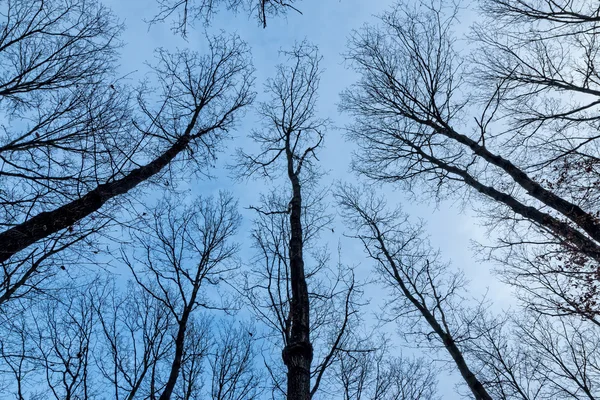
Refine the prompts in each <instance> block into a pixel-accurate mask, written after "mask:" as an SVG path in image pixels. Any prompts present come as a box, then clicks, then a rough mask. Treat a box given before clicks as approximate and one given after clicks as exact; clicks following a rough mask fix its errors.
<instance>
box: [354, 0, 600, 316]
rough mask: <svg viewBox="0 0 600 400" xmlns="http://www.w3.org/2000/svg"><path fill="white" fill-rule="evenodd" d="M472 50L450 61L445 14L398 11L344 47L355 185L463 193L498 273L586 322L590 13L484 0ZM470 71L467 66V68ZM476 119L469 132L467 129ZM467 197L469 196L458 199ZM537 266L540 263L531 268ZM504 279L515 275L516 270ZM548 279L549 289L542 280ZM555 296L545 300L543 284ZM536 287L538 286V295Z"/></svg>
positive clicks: (589, 306)
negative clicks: (489, 237) (491, 238)
mask: <svg viewBox="0 0 600 400" xmlns="http://www.w3.org/2000/svg"><path fill="white" fill-rule="evenodd" d="M481 4H482V6H483V11H482V14H481V17H482V18H481V19H482V20H483V21H482V22H481V23H480V24H479V25H477V26H476V27H475V29H474V31H473V38H474V39H475V42H474V47H476V50H475V51H474V52H473V53H472V55H471V56H470V58H465V57H463V56H462V55H461V53H459V52H458V50H457V49H455V45H454V41H455V39H454V37H453V35H452V29H453V26H454V25H455V22H456V21H457V14H456V9H450V10H448V9H444V8H443V7H442V6H441V2H435V3H434V4H433V6H427V5H425V4H421V6H420V8H419V10H417V9H416V7H415V8H410V7H408V6H407V7H403V6H402V5H398V6H397V7H396V8H394V9H393V10H392V11H390V12H388V13H385V14H384V15H383V16H382V17H381V19H380V21H381V24H380V25H379V26H368V27H366V28H364V29H363V30H361V31H358V32H356V33H355V34H354V36H353V37H352V39H351V40H350V50H349V53H348V58H349V59H350V61H351V62H352V65H353V66H354V67H355V68H356V70H357V72H359V74H360V75H361V79H360V81H359V82H358V83H357V84H356V85H354V86H353V87H352V88H351V89H349V90H347V91H346V92H345V93H344V94H343V104H342V108H343V109H344V110H346V111H348V112H349V113H351V114H352V115H353V116H355V124H354V125H353V126H351V127H350V128H349V135H350V136H351V137H352V138H353V139H355V140H356V141H357V143H358V144H359V145H360V146H361V152H360V154H359V156H358V158H357V159H356V161H355V168H356V169H357V170H358V171H359V172H361V173H362V174H364V175H365V176H367V177H369V178H371V179H373V180H376V181H382V182H383V181H385V182H398V183H401V184H403V185H404V187H406V188H408V189H413V188H416V187H417V186H418V185H421V186H422V187H424V188H427V189H429V191H430V193H431V192H432V193H433V194H435V195H437V196H438V197H443V196H445V195H448V194H450V193H460V194H461V196H463V198H464V199H465V200H466V201H467V202H468V201H469V200H471V199H473V197H476V198H478V199H481V200H483V201H482V204H484V205H483V206H482V207H479V206H478V208H479V209H480V211H482V214H483V215H484V216H485V217H488V218H489V219H488V221H489V223H490V227H491V228H492V227H494V228H495V229H501V228H502V229H504V231H503V232H499V236H500V243H499V244H498V245H497V246H495V248H496V249H500V250H506V252H501V253H496V254H500V256H499V258H501V261H508V262H510V261H511V256H512V255H513V253H514V252H520V254H521V255H523V256H525V258H526V259H528V260H529V262H530V263H532V264H537V261H538V260H539V259H540V258H543V257H547V258H549V259H551V260H550V261H549V262H546V263H545V264H542V265H541V266H543V268H541V269H540V270H539V271H529V272H530V273H523V272H524V270H527V269H528V268H529V266H528V265H526V264H525V265H521V266H520V267H521V268H520V270H518V271H516V273H512V274H511V277H510V278H511V279H510V280H511V281H512V282H520V283H523V284H525V285H527V286H528V287H529V289H531V290H534V291H535V292H536V295H537V296H538V300H543V302H544V303H545V304H546V305H547V304H554V305H558V306H559V307H555V309H554V313H555V314H564V313H577V314H580V315H584V316H586V317H588V318H593V317H594V315H595V311H594V310H595V309H596V306H595V303H596V301H597V297H598V295H597V284H596V282H597V271H598V265H599V264H598V262H599V261H600V256H599V255H600V251H599V250H600V247H599V242H598V241H599V240H600V229H599V228H600V223H599V222H598V221H599V220H598V209H597V204H598V202H597V195H598V191H597V182H598V179H597V172H596V169H597V160H598V159H599V158H598V154H597V150H598V146H597V137H598V135H597V115H596V114H597V112H596V110H597V108H596V107H597V98H596V97H597V94H598V92H597V90H596V88H595V86H597V76H596V72H595V71H596V70H597V68H596V66H595V65H596V63H597V53H598V52H597V49H598V40H597V32H598V31H597V6H596V5H595V4H592V3H590V2H585V1H564V2H562V1H558V2H557V1H527V0H524V1H521V0H515V1H512V0H508V1H505V0H489V1H482V2H481ZM467 61H468V62H467ZM471 121H473V122H471ZM468 194H475V195H476V196H469V195H468ZM538 265H540V264H538ZM513 272H515V271H513ZM551 275H553V277H552V276H551ZM540 279H541V280H544V279H546V280H556V281H559V283H560V287H561V288H560V289H557V290H556V291H554V292H552V291H550V292H548V291H547V290H546V289H547V287H546V286H547V282H546V283H544V282H541V283H540V282H539V280H540ZM534 288H538V289H539V290H536V289H534Z"/></svg>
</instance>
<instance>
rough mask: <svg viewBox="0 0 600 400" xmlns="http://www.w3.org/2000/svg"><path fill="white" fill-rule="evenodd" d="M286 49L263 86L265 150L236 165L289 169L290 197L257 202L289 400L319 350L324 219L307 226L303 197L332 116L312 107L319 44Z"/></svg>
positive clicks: (302, 387) (257, 137)
mask: <svg viewBox="0 0 600 400" xmlns="http://www.w3.org/2000/svg"><path fill="white" fill-rule="evenodd" d="M282 55H283V56H284V57H286V58H287V64H281V65H279V66H278V67H277V74H276V76H275V78H273V79H270V80H268V82H267V84H266V87H265V88H266V91H267V93H268V94H269V95H270V96H271V99H270V101H268V102H265V103H262V104H261V105H260V108H259V113H260V115H261V117H262V119H263V122H264V127H263V129H261V130H258V131H254V132H253V133H252V135H251V137H252V139H253V140H254V141H255V143H257V144H258V145H259V146H260V150H259V151H258V153H257V154H256V155H253V154H250V153H248V152H241V151H240V161H239V164H238V166H239V169H240V170H241V171H242V172H243V173H244V174H245V175H246V176H256V175H259V176H264V177H268V178H271V179H274V178H275V177H276V176H279V175H280V174H281V172H284V176H285V178H286V180H287V182H286V186H287V187H288V188H289V189H287V190H288V191H289V192H288V193H289V197H286V195H284V196H281V197H279V196H271V197H270V199H271V200H269V198H267V201H266V202H265V203H266V204H264V206H265V207H266V208H262V207H255V209H256V211H257V212H258V214H259V219H260V218H261V217H260V216H263V217H265V219H263V220H262V221H260V220H259V224H260V225H261V226H268V227H269V230H267V231H266V232H264V234H263V233H260V232H258V236H257V237H256V238H255V239H256V242H257V244H258V248H259V251H260V252H261V253H262V254H261V256H262V257H263V258H264V260H265V261H266V266H267V270H266V271H265V272H264V273H265V274H266V275H267V276H269V281H268V282H269V283H267V284H266V288H267V293H268V296H275V297H270V298H269V301H267V304H266V307H267V308H270V312H269V314H270V315H269V316H268V317H267V319H270V322H272V324H273V325H274V326H275V327H276V329H277V331H279V332H280V333H281V335H282V339H283V340H284V343H285V345H284V348H283V352H282V358H283V362H284V364H285V366H286V368H287V388H286V389H285V390H286V392H287V398H288V399H302V400H308V399H309V398H310V397H311V364H312V361H313V356H314V352H313V345H312V341H311V337H310V335H311V319H310V318H311V303H310V300H311V299H310V294H309V289H308V285H307V276H308V275H307V270H306V263H305V262H306V254H307V253H306V250H305V246H306V240H305V239H306V238H307V236H308V235H309V234H310V233H315V232H317V231H318V228H319V227H320V226H321V225H320V222H321V221H319V220H318V218H317V221H314V223H313V224H308V225H307V224H306V210H307V204H306V203H305V201H306V195H307V188H308V189H309V190H310V188H311V187H313V188H314V185H315V183H316V175H315V174H316V169H315V168H314V167H315V165H314V162H313V159H316V156H315V154H316V150H317V149H318V148H319V147H320V146H321V144H322V141H323V131H324V130H325V129H326V127H327V123H328V122H327V121H326V120H324V119H321V118H318V117H317V112H316V108H315V107H316V101H317V90H318V86H319V79H320V70H319V63H320V61H321V56H320V55H319V54H318V50H317V48H316V47H314V46H312V45H310V44H308V43H306V42H302V43H300V44H297V45H295V46H294V48H293V49H292V50H290V51H284V52H282ZM313 215H318V212H316V213H315V214H313ZM277 216H281V217H282V218H277ZM270 217H273V218H270ZM259 229H260V228H259ZM263 285H264V283H263ZM270 285H274V286H273V287H270ZM288 302H289V303H288Z"/></svg>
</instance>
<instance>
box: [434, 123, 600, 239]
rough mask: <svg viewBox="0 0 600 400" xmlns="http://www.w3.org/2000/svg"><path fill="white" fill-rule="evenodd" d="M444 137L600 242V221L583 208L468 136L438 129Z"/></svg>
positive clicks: (447, 128) (445, 129) (448, 128)
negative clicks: (464, 147)
mask: <svg viewBox="0 0 600 400" xmlns="http://www.w3.org/2000/svg"><path fill="white" fill-rule="evenodd" d="M436 131H437V132H439V133H441V134H443V135H444V136H446V137H448V138H450V139H453V140H456V141H457V142H458V143H461V144H464V145H466V146H468V147H469V148H470V149H471V150H472V151H473V153H474V154H476V155H477V156H479V157H481V158H483V159H484V160H485V161H487V162H489V163H490V164H492V165H495V166H497V167H499V168H501V169H502V170H504V171H505V172H506V173H507V174H508V175H509V176H510V177H511V178H512V179H513V180H514V181H515V182H516V183H517V184H518V185H520V186H521V187H522V188H523V189H525V190H526V191H527V193H528V194H529V195H530V196H531V197H533V198H535V199H537V200H539V201H540V202H542V203H543V204H545V205H547V206H548V207H551V208H553V209H554V210H556V211H558V212H560V213H561V214H562V215H564V216H565V217H567V218H568V219H570V220H571V221H573V222H574V223H575V224H577V225H578V226H579V227H581V228H582V229H583V230H584V231H585V232H586V233H587V234H588V235H590V237H592V238H593V239H594V240H596V241H597V242H600V221H599V220H598V219H597V218H596V217H594V216H593V215H591V214H589V213H587V212H586V211H584V210H583V209H582V208H581V207H579V206H578V205H576V204H573V203H571V202H569V201H567V200H565V199H563V198H562V197H559V196H557V195H555V194H554V193H552V192H551V191H549V190H546V189H544V188H543V187H542V186H541V185H540V184H539V183H537V182H536V181H534V180H533V179H531V178H530V177H529V176H528V175H527V174H526V173H525V172H523V170H521V169H520V168H518V167H517V166H516V165H514V164H513V163H511V162H510V161H509V160H507V159H505V158H503V157H501V156H499V155H497V154H493V153H492V152H490V151H489V150H488V149H487V148H486V147H484V146H482V145H480V144H479V143H477V142H476V141H474V140H473V139H471V138H469V137H468V136H465V135H461V134H459V133H458V132H456V131H454V130H453V129H452V128H450V127H444V128H442V129H439V128H438V129H436Z"/></svg>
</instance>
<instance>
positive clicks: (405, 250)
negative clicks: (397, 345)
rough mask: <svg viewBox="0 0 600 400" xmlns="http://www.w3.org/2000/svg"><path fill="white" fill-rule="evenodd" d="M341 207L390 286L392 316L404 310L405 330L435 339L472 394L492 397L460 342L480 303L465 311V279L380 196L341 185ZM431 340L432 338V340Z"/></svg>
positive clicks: (428, 342)
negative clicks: (450, 269)
mask: <svg viewBox="0 0 600 400" xmlns="http://www.w3.org/2000/svg"><path fill="white" fill-rule="evenodd" d="M336 196H337V198H338V201H339V204H340V206H341V207H342V212H343V215H344V217H345V218H346V220H347V221H348V223H349V225H350V226H351V227H352V228H353V229H354V231H355V232H356V233H355V234H354V235H353V236H354V237H356V238H357V239H359V240H360V241H361V242H362V244H363V246H364V248H365V251H366V253H367V255H368V256H369V257H370V258H372V259H373V260H374V261H375V262H376V263H377V269H378V272H379V274H380V276H381V279H382V281H383V282H384V283H385V284H386V285H387V286H388V287H390V289H391V291H392V295H391V300H390V301H389V304H388V308H389V309H391V313H392V315H391V318H393V319H397V318H399V316H404V317H405V318H408V319H402V320H401V321H403V322H404V321H406V322H407V326H403V327H401V329H402V330H403V331H404V332H406V333H409V334H410V333H413V334H417V336H415V340H417V341H420V342H422V343H424V344H425V345H426V346H431V345H433V344H434V343H435V344H436V345H437V346H441V347H442V348H444V349H445V350H446V351H447V352H448V354H449V355H450V357H451V359H452V361H453V362H454V364H455V365H456V368H457V369H458V371H459V372H460V374H461V376H462V378H463V380H464V381H465V383H466V384H467V385H468V387H469V389H470V390H471V392H472V393H473V395H474V396H475V398H476V399H488V400H490V399H492V397H491V396H490V394H489V393H488V392H487V390H486V388H485V387H484V385H483V384H482V382H481V381H480V379H479V378H478V377H477V376H476V373H475V372H474V370H473V368H472V366H470V365H469V363H468V361H467V360H466V359H465V356H464V354H463V350H462V342H464V341H468V340H470V338H471V334H470V327H471V324H472V323H473V321H475V320H477V319H478V318H479V317H480V316H481V313H482V312H483V309H481V306H480V307H475V308H474V309H473V310H468V311H465V309H466V305H465V304H463V301H462V299H461V297H462V295H463V293H464V285H465V280H464V277H463V276H462V274H460V273H451V272H450V271H448V266H447V265H445V264H444V263H443V262H442V261H441V260H440V257H439V253H438V252H436V251H434V250H433V249H432V248H431V246H430V245H429V243H428V242H427V241H426V240H425V239H424V238H423V231H422V227H421V226H418V225H417V226H411V225H410V224H409V222H408V219H407V216H406V215H404V214H402V212H401V211H400V210H399V209H397V210H394V211H389V210H387V209H386V203H385V201H384V200H383V199H382V198H377V197H376V196H375V195H373V194H372V193H371V194H370V195H369V194H366V193H361V191H360V190H359V189H357V188H355V187H352V186H341V187H340V188H339V190H338V192H337V194H336ZM433 340H435V342H433Z"/></svg>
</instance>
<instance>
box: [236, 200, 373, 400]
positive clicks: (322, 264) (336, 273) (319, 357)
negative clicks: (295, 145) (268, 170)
mask: <svg viewBox="0 0 600 400" xmlns="http://www.w3.org/2000/svg"><path fill="white" fill-rule="evenodd" d="M303 195H304V197H303V227H304V228H305V229H304V230H303V244H304V250H305V252H304V260H305V265H306V269H305V274H306V281H307V286H308V287H309V288H310V290H309V293H308V298H309V304H310V327H309V330H310V337H311V343H312V344H313V352H314V353H313V363H312V366H311V371H310V376H311V381H312V383H311V390H310V396H311V397H313V396H315V395H316V394H317V393H328V391H330V390H331V388H330V386H331V385H330V383H329V381H331V380H332V378H331V375H332V374H334V372H333V366H334V364H337V363H339V360H340V358H341V357H342V355H343V354H352V353H353V352H355V351H356V348H355V347H354V345H353V344H352V342H351V341H350V339H351V338H352V337H354V336H357V334H356V333H354V334H353V330H356V329H357V328H358V326H360V322H361V315H360V306H361V304H360V301H359V300H358V299H359V297H360V296H361V295H362V290H361V285H360V283H359V282H357V281H356V279H355V276H354V270H353V269H352V268H351V267H348V266H346V265H343V264H342V262H341V260H339V261H338V262H337V265H335V266H334V263H333V262H332V260H331V259H330V255H329V251H328V249H327V248H319V247H318V246H316V243H318V242H319V239H320V235H319V234H320V232H321V231H322V230H323V229H324V228H326V227H327V226H329V223H330V222H331V218H330V217H329V216H328V215H327V214H325V207H324V205H323V203H322V199H321V198H320V197H321V196H318V195H317V196H315V193H314V192H313V193H311V191H308V193H307V191H306V190H305V191H304V192H303ZM287 204H289V203H288V197H287V196H285V195H282V194H281V191H277V190H275V191H274V192H272V193H271V194H270V195H269V196H268V197H265V198H263V203H262V205H261V206H260V207H256V209H257V210H281V209H284V208H285V207H286V206H287ZM252 240H253V245H254V247H255V249H256V250H257V256H256V259H255V260H254V262H253V264H254V267H253V268H252V269H251V270H250V271H248V272H247V273H246V274H245V285H244V292H245V297H246V299H247V300H248V302H249V304H250V306H251V308H252V310H253V311H254V312H255V314H256V315H257V318H258V320H259V321H261V322H262V323H264V324H265V325H266V327H267V329H268V333H265V336H266V343H265V345H272V346H274V347H275V346H278V344H279V343H281V342H283V343H289V342H290V341H291V329H292V320H291V314H290V304H291V300H292V290H291V286H290V283H291V279H290V258H289V240H290V226H289V218H288V214H287V213H281V212H264V211H263V212H261V211H258V213H257V218H256V219H255V221H254V228H253V230H252ZM340 258H341V256H340ZM265 353H267V354H266V355H265V356H263V357H264V359H265V365H266V367H267V369H268V371H269V373H270V375H271V380H272V384H273V387H272V390H273V396H274V397H277V396H278V395H281V396H285V394H286V384H285V379H283V376H285V365H280V362H281V358H280V357H279V355H278V354H277V356H276V359H275V360H272V359H271V358H270V357H269V356H268V351H265ZM277 358H279V360H277ZM278 361H279V362H278Z"/></svg>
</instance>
